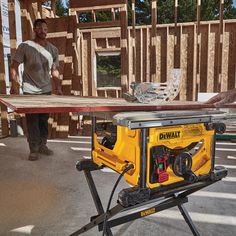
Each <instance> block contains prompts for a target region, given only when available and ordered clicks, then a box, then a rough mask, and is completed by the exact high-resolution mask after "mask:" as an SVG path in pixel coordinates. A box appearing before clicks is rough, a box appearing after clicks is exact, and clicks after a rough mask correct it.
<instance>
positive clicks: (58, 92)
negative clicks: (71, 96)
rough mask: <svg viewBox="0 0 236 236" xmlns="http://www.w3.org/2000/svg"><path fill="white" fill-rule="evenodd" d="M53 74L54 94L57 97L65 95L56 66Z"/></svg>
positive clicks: (53, 68)
mask: <svg viewBox="0 0 236 236" xmlns="http://www.w3.org/2000/svg"><path fill="white" fill-rule="evenodd" d="M51 73H52V93H53V94H56V95H63V93H62V89H61V80H60V74H59V71H58V69H57V68H56V66H55V65H53V67H52V71H51Z"/></svg>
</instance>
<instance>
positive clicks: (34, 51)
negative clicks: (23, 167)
mask: <svg viewBox="0 0 236 236" xmlns="http://www.w3.org/2000/svg"><path fill="white" fill-rule="evenodd" d="M33 30H34V33H35V37H34V40H28V41H25V42H23V43H21V44H20V45H19V47H18V48H17V50H16V53H15V56H14V57H13V62H12V65H11V78H12V85H11V90H10V93H11V94H18V93H19V92H18V91H19V87H20V84H19V74H18V68H19V65H20V64H21V63H23V64H24V72H23V83H22V90H23V93H24V94H35V95H40V94H44V95H45V94H47V95H50V94H51V92H53V93H55V94H58V95H60V94H62V91H61V83H60V79H59V71H58V69H57V68H58V66H59V61H58V50H57V48H56V47H55V46H53V45H52V44H51V43H49V42H48V41H47V40H46V36H47V31H48V28H47V23H46V21H45V20H43V19H37V20H36V21H35V22H34V29H33ZM51 80H52V81H51ZM52 88H53V90H52ZM39 99H40V97H39ZM48 118H49V114H26V123H27V130H28V137H27V141H28V143H29V148H30V154H29V160H31V161H34V160H37V159H39V158H40V154H43V155H52V154H53V151H52V150H50V149H49V148H48V147H47V145H46V144H47V138H48Z"/></svg>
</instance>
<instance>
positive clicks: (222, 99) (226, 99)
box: [206, 89, 236, 107]
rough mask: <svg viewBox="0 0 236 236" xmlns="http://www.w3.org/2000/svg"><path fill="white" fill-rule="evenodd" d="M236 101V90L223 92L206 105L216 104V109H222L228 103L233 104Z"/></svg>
mask: <svg viewBox="0 0 236 236" xmlns="http://www.w3.org/2000/svg"><path fill="white" fill-rule="evenodd" d="M235 101H236V89H232V90H229V91H227V92H221V93H219V94H217V95H215V96H214V97H212V98H211V99H209V100H208V101H207V102H206V104H214V105H215V106H216V107H220V106H221V105H224V104H226V103H232V102H235Z"/></svg>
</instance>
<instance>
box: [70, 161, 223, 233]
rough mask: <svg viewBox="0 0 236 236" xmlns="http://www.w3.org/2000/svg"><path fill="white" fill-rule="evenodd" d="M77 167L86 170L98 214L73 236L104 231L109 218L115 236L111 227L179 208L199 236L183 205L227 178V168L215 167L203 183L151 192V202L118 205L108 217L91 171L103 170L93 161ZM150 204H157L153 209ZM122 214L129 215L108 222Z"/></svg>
mask: <svg viewBox="0 0 236 236" xmlns="http://www.w3.org/2000/svg"><path fill="white" fill-rule="evenodd" d="M76 168H77V169H78V170H79V171H84V174H85V177H86V180H87V183H88V186H89V189H90V192H91V195H92V197H93V201H94V203H95V206H96V209H97V212H98V215H97V216H93V217H91V221H90V223H88V224H86V225H84V226H83V227H82V228H80V229H79V230H77V231H76V232H74V233H72V234H71V235H70V236H75V235H79V234H82V233H84V232H86V231H88V230H89V229H91V228H93V227H95V226H98V230H99V231H102V230H103V222H104V219H105V217H106V218H107V224H106V235H108V236H112V235H113V234H112V232H111V228H112V227H114V226H117V225H121V224H124V223H127V222H129V221H132V220H135V219H138V218H142V217H145V216H148V215H151V214H154V213H157V212H160V211H163V210H166V209H169V208H172V207H175V206H178V208H179V210H180V212H181V214H182V216H183V217H184V220H185V221H186V223H187V224H188V226H189V228H190V229H191V231H192V233H193V235H194V236H200V233H199V232H198V230H197V229H196V227H195V225H194V223H193V221H192V219H191V217H190V216H189V214H188V212H187V210H186V209H185V207H184V205H183V204H184V203H186V202H188V195H190V194H192V193H194V192H196V191H198V190H200V189H202V188H204V187H207V186H209V185H211V184H213V183H215V182H217V181H219V180H221V179H222V178H224V177H225V176H226V175H227V169H225V168H224V167H216V168H215V170H214V171H213V172H212V173H211V174H209V176H204V179H202V180H200V181H199V182H197V183H192V184H188V183H186V182H185V181H183V182H181V183H178V184H173V185H171V186H170V185H169V186H168V187H166V186H165V187H161V188H158V189H152V192H151V194H150V199H149V200H148V201H145V202H143V203H140V204H137V205H135V206H128V207H124V206H122V205H121V204H120V203H118V204H117V205H116V206H114V207H113V208H111V209H110V210H109V212H108V213H107V214H106V213H105V212H104V208H103V206H102V203H101V200H100V197H99V194H98V192H97V188H96V186H95V183H94V181H93V177H92V174H91V171H94V170H98V169H101V168H102V167H99V166H97V165H96V164H94V163H93V161H92V160H82V161H80V162H78V163H77V165H76ZM131 189H132V188H131ZM150 204H154V205H153V206H151V207H150ZM147 205H149V206H147ZM145 206H146V207H145ZM141 207H142V209H141V210H138V211H136V212H135V213H133V212H131V213H128V211H130V210H134V209H138V208H141ZM121 212H127V213H126V214H125V215H124V216H121V217H118V218H115V219H113V220H109V219H111V218H112V217H114V216H115V215H117V214H119V213H121Z"/></svg>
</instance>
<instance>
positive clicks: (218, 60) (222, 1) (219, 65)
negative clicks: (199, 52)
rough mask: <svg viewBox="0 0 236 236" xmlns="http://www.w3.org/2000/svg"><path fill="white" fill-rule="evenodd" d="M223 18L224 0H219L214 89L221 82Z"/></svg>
mask: <svg viewBox="0 0 236 236" xmlns="http://www.w3.org/2000/svg"><path fill="white" fill-rule="evenodd" d="M223 20H224V0H221V1H220V19H219V30H218V31H219V32H218V39H217V40H218V42H217V48H218V54H217V65H216V66H217V71H216V76H217V83H216V91H220V90H221V84H222V82H221V81H222V67H221V64H222V53H223V52H222V50H223Z"/></svg>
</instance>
